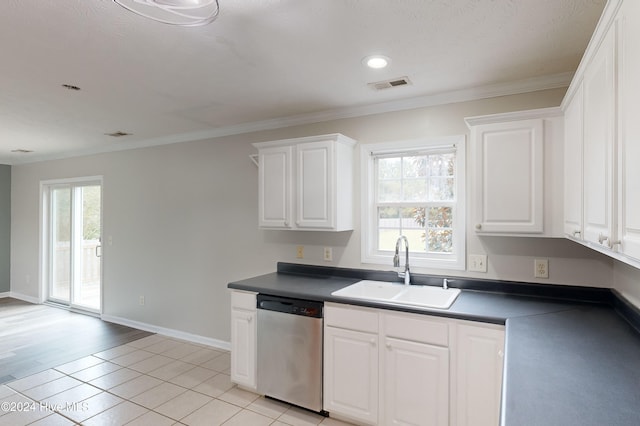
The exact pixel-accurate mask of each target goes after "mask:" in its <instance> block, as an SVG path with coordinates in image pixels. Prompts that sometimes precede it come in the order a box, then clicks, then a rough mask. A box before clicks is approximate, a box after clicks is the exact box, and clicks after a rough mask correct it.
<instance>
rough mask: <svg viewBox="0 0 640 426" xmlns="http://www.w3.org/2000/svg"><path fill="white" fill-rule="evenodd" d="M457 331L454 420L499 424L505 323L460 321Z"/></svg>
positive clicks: (462, 424)
mask: <svg viewBox="0 0 640 426" xmlns="http://www.w3.org/2000/svg"><path fill="white" fill-rule="evenodd" d="M455 335H456V339H455V345H454V350H453V351H452V352H453V353H454V361H453V363H454V366H455V367H454V370H453V371H454V376H455V391H454V394H455V401H453V403H454V404H455V407H456V410H455V413H456V414H455V416H456V422H455V424H456V425H458V426H496V425H497V424H498V423H499V422H500V398H501V392H502V370H503V360H504V327H502V326H497V325H491V324H480V323H470V322H463V321H460V322H458V323H457V324H456V330H455Z"/></svg>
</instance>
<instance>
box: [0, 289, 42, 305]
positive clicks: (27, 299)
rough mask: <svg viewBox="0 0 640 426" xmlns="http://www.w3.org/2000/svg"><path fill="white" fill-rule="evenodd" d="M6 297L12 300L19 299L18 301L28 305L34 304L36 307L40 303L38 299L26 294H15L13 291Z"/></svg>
mask: <svg viewBox="0 0 640 426" xmlns="http://www.w3.org/2000/svg"><path fill="white" fill-rule="evenodd" d="M8 297H12V298H14V299H19V300H23V301H25V302H29V303H34V304H36V305H39V304H41V303H42V302H41V301H40V299H38V298H37V297H33V296H27V295H26V294H22V293H17V292H15V291H10V292H9V296H8Z"/></svg>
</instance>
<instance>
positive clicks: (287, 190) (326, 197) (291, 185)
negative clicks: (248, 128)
mask: <svg viewBox="0 0 640 426" xmlns="http://www.w3.org/2000/svg"><path fill="white" fill-rule="evenodd" d="M355 144H356V142H355V141H354V140H353V139H350V138H348V137H346V136H343V135H340V134H332V135H323V136H314V137H307V138H298V139H287V140H281V141H274V142H263V143H256V144H254V146H255V147H256V148H258V161H259V169H260V171H259V181H260V184H259V185H260V186H259V206H258V210H259V222H258V224H259V227H260V228H263V229H296V230H316V231H347V230H352V229H353V148H354V146H355Z"/></svg>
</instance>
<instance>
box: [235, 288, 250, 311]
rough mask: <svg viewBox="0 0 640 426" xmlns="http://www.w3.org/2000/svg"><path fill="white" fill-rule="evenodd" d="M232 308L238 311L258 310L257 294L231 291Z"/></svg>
mask: <svg viewBox="0 0 640 426" xmlns="http://www.w3.org/2000/svg"><path fill="white" fill-rule="evenodd" d="M231 307H232V308H237V309H246V310H249V311H255V310H256V293H252V292H250V291H238V290H232V291H231Z"/></svg>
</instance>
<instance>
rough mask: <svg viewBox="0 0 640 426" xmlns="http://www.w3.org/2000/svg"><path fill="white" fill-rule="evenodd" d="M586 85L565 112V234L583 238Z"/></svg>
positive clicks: (578, 91)
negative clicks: (583, 92) (584, 97)
mask: <svg viewBox="0 0 640 426" xmlns="http://www.w3.org/2000/svg"><path fill="white" fill-rule="evenodd" d="M582 102H583V96H582V85H580V87H579V88H578V89H577V91H576V93H575V95H574V96H573V98H572V99H571V101H570V102H569V103H568V104H567V107H566V108H565V112H564V233H565V234H566V235H568V236H570V237H572V238H577V239H581V238H582V194H583V189H582V128H583V122H584V120H583V116H582Z"/></svg>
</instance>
